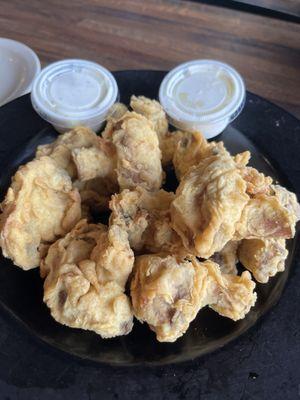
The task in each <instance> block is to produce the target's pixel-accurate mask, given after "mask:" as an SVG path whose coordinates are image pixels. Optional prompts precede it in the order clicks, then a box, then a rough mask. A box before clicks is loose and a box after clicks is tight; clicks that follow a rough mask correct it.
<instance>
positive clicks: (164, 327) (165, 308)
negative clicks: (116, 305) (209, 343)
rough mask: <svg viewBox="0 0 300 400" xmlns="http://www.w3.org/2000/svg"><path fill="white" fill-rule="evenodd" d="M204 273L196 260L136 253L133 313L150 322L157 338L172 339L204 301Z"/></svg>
mask: <svg viewBox="0 0 300 400" xmlns="http://www.w3.org/2000/svg"><path fill="white" fill-rule="evenodd" d="M205 273H206V271H205V270H204V269H202V268H201V267H200V266H199V264H198V263H196V262H190V261H181V262H178V261H177V260H176V258H175V257H172V256H163V255H144V256H140V257H137V258H136V262H135V273H134V277H133V280H132V282H131V299H132V304H133V309H134V315H135V316H136V318H138V319H139V320H140V321H145V322H147V323H148V324H149V326H150V328H151V329H152V330H153V331H155V333H156V337H157V340H159V341H160V342H174V341H175V340H177V339H178V338H179V337H180V336H182V335H183V334H184V333H185V332H186V330H187V329H188V327H189V324H190V322H191V321H192V320H193V319H194V318H195V317H196V315H197V313H198V311H199V310H200V308H202V307H203V306H204V305H205V297H206V284H207V281H206V280H205Z"/></svg>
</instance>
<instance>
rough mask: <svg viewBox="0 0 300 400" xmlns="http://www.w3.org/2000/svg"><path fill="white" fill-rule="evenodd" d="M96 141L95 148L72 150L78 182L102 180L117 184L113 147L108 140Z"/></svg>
mask: <svg viewBox="0 0 300 400" xmlns="http://www.w3.org/2000/svg"><path fill="white" fill-rule="evenodd" d="M98 139H99V140H98V142H97V146H92V147H80V148H76V149H74V150H72V159H73V161H74V163H75V165H76V169H77V176H78V180H79V181H82V182H85V181H88V180H91V179H94V178H103V179H109V180H110V181H112V182H115V183H117V175H116V172H115V169H116V166H117V157H116V150H115V147H114V145H113V144H112V143H111V142H110V141H108V140H105V139H102V138H98Z"/></svg>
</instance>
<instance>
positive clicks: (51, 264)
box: [41, 220, 133, 338]
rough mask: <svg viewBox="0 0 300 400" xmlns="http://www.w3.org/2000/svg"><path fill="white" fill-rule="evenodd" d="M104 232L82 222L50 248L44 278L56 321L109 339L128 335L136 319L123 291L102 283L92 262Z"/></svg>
mask: <svg viewBox="0 0 300 400" xmlns="http://www.w3.org/2000/svg"><path fill="white" fill-rule="evenodd" d="M105 231H106V228H105V227H104V226H103V225H100V224H99V225H93V224H90V225H89V224H87V223H86V221H85V220H81V221H80V222H79V223H78V224H77V226H76V227H75V228H74V229H73V230H72V231H71V232H70V233H69V234H67V235H66V236H65V237H64V238H63V239H60V240H58V241H57V242H55V243H54V244H53V245H52V246H51V247H50V249H49V251H48V254H47V257H46V258H45V260H44V261H43V262H42V263H41V274H42V276H44V277H46V279H45V283H44V302H45V303H46V304H47V306H48V307H49V308H50V311H51V315H52V317H53V318H54V319H55V320H56V321H58V322H60V323H61V324H64V325H67V326H70V327H72V328H81V329H86V330H91V331H94V332H96V333H97V334H99V335H101V336H102V337H103V338H110V337H114V336H119V335H126V334H128V333H129V332H130V331H131V329H132V325H133V322H132V319H133V316H132V311H131V305H130V301H129V299H128V297H127V296H126V295H125V294H124V288H122V287H121V286H120V285H119V284H118V283H117V282H116V281H113V280H112V281H111V280H107V281H106V282H99V278H98V274H97V265H96V263H95V262H94V261H92V260H91V258H90V256H91V252H92V251H93V248H94V247H95V246H96V244H97V241H98V240H100V239H101V236H102V235H103V234H105Z"/></svg>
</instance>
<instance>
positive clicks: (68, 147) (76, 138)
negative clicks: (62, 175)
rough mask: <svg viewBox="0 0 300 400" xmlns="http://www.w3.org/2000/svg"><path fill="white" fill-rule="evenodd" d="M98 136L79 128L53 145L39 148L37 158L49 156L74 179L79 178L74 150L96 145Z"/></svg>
mask: <svg viewBox="0 0 300 400" xmlns="http://www.w3.org/2000/svg"><path fill="white" fill-rule="evenodd" d="M97 141H98V136H97V135H96V134H95V133H94V132H93V131H92V130H91V129H89V128H86V127H83V126H79V127H77V128H74V129H72V130H71V131H69V132H66V133H64V134H62V135H59V136H58V137H57V139H56V140H55V141H54V142H53V143H49V144H46V145H42V146H38V148H37V151H36V155H35V156H36V158H40V157H42V156H49V157H51V158H52V159H53V160H55V162H56V163H57V165H58V166H59V167H61V168H64V169H65V170H66V171H67V172H68V173H69V175H70V177H71V178H72V179H74V178H76V177H77V169H76V165H75V164H74V161H73V159H72V150H73V149H76V148H82V147H86V148H88V147H92V146H94V145H96V143H97Z"/></svg>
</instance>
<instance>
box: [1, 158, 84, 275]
mask: <svg viewBox="0 0 300 400" xmlns="http://www.w3.org/2000/svg"><path fill="white" fill-rule="evenodd" d="M1 209H2V212H3V213H2V214H1V217H0V230H1V233H0V245H1V247H2V252H3V255H4V256H5V257H8V258H11V259H12V261H13V262H14V264H15V265H18V266H19V267H21V268H23V269H25V270H28V269H31V268H34V267H37V266H38V265H39V263H40V258H41V254H40V248H41V247H43V245H45V244H50V243H52V242H54V241H55V240H56V239H57V238H58V237H61V236H63V235H65V234H66V233H67V232H69V231H70V230H71V229H72V228H73V226H74V225H75V224H76V222H77V221H78V220H79V219H80V215H81V210H80V196H79V193H78V191H77V190H76V189H73V188H72V182H71V179H70V177H69V175H68V174H67V173H66V171H65V170H64V169H62V168H59V167H58V166H57V164H56V163H55V161H54V160H52V159H51V158H49V157H41V158H40V159H39V160H33V161H30V162H29V163H27V164H26V165H24V166H21V167H20V168H19V169H18V171H17V172H16V174H15V176H14V177H13V178H12V183H11V186H10V188H9V189H8V191H7V194H6V197H5V199H4V201H3V203H2V204H1Z"/></svg>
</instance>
